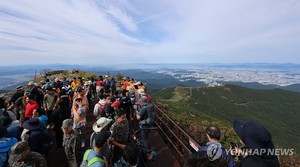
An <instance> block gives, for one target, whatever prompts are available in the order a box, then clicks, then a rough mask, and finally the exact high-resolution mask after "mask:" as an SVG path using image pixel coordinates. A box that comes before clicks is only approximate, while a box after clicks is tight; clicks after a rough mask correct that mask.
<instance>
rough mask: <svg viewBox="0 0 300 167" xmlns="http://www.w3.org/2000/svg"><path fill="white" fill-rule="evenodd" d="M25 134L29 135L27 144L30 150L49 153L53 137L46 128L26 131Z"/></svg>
mask: <svg viewBox="0 0 300 167" xmlns="http://www.w3.org/2000/svg"><path fill="white" fill-rule="evenodd" d="M27 134H28V135H29V137H28V144H29V147H30V150H32V151H36V152H39V153H41V154H44V155H47V154H48V153H49V151H50V149H51V148H52V146H53V139H52V136H51V134H50V132H49V131H48V129H44V130H40V129H39V130H33V131H28V132H27Z"/></svg>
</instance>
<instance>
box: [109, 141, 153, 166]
mask: <svg viewBox="0 0 300 167" xmlns="http://www.w3.org/2000/svg"><path fill="white" fill-rule="evenodd" d="M156 156H157V153H156V152H155V151H152V150H146V149H145V148H144V147H143V146H142V145H139V144H137V143H134V142H132V143H128V144H127V145H126V146H125V147H124V148H123V155H122V157H121V159H120V160H119V161H118V162H116V163H115V164H114V167H130V166H137V167H144V166H151V165H150V161H154V160H155V159H156Z"/></svg>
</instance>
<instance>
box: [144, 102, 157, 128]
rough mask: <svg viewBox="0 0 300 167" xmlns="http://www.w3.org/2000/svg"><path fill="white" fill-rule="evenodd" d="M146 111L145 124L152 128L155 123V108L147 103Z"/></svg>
mask: <svg viewBox="0 0 300 167" xmlns="http://www.w3.org/2000/svg"><path fill="white" fill-rule="evenodd" d="M146 111H147V116H148V117H147V119H146V124H148V125H150V126H153V125H154V124H155V121H156V110H155V106H154V105H153V104H152V103H149V104H148V105H147V106H146Z"/></svg>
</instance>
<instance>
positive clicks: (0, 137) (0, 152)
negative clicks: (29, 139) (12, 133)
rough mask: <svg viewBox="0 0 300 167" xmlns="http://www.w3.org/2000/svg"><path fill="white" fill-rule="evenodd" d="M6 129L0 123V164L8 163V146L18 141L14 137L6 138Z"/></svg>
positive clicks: (5, 164)
mask: <svg viewBox="0 0 300 167" xmlns="http://www.w3.org/2000/svg"><path fill="white" fill-rule="evenodd" d="M6 134H7V129H6V127H4V126H1V125H0V166H7V165H8V158H9V155H10V148H11V147H12V146H13V145H14V144H16V143H17V142H18V141H17V139H16V138H14V137H12V138H7V137H5V135H6Z"/></svg>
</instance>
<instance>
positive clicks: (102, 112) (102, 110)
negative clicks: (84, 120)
mask: <svg viewBox="0 0 300 167" xmlns="http://www.w3.org/2000/svg"><path fill="white" fill-rule="evenodd" d="M98 104H99V111H98V113H97V115H96V113H94V116H96V117H97V119H98V117H99V116H100V117H104V116H105V112H104V109H105V105H102V104H100V103H99V102H98Z"/></svg>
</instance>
